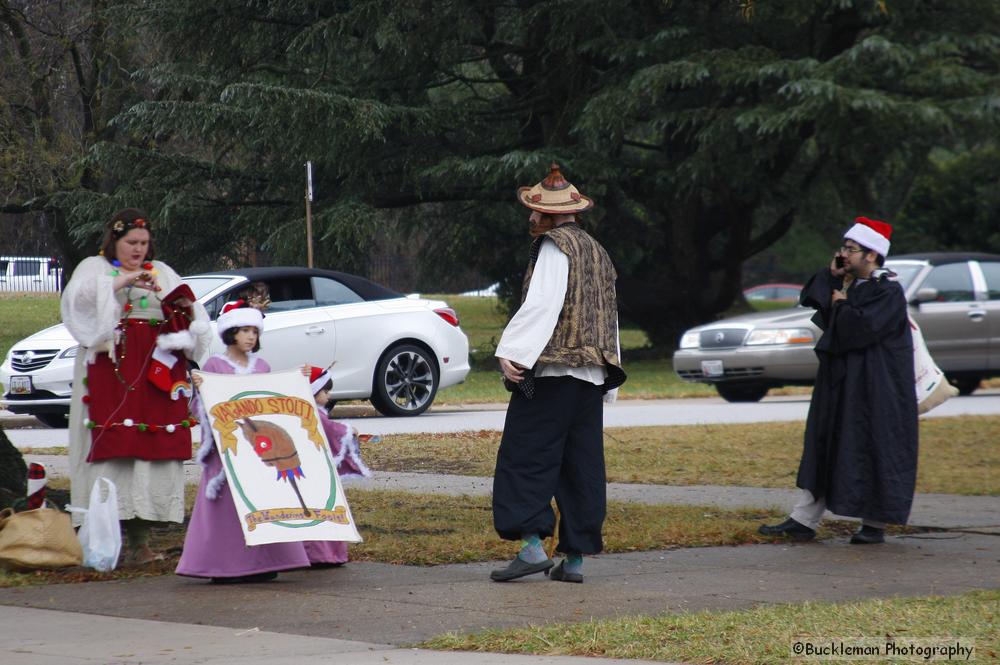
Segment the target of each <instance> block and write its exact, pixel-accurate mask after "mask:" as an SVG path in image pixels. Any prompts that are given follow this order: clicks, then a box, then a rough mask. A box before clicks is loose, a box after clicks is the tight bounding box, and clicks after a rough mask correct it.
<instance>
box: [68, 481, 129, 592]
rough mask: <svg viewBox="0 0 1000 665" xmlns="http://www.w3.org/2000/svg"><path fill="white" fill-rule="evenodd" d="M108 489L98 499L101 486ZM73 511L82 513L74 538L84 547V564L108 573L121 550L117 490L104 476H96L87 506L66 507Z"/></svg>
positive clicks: (113, 567) (115, 562)
mask: <svg viewBox="0 0 1000 665" xmlns="http://www.w3.org/2000/svg"><path fill="white" fill-rule="evenodd" d="M102 484H103V485H104V487H106V488H107V492H106V494H107V496H105V497H104V499H103V500H102V499H101V494H102V487H101V485H102ZM66 509H67V510H69V511H70V512H74V513H83V514H84V516H83V524H82V525H81V526H80V531H79V532H78V533H77V537H79V539H80V547H82V548H83V565H85V566H87V567H89V568H94V569H95V570H99V571H101V572H103V573H107V572H110V571H112V570H114V569H115V567H116V566H117V565H118V555H119V554H120V553H121V550H122V531H121V525H120V524H119V523H118V490H117V489H116V488H115V484H114V483H113V482H111V481H110V480H108V479H107V478H98V479H97V480H95V481H94V486H93V487H92V488H91V490H90V507H89V508H78V507H76V506H66Z"/></svg>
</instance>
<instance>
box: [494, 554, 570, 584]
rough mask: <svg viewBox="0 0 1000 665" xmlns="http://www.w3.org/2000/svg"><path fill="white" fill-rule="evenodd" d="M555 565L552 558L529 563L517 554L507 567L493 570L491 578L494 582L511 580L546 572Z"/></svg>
mask: <svg viewBox="0 0 1000 665" xmlns="http://www.w3.org/2000/svg"><path fill="white" fill-rule="evenodd" d="M554 565H555V562H554V561H553V560H552V559H546V560H545V561H541V562H539V563H528V562H527V561H525V560H524V559H522V558H521V557H519V556H516V557H514V560H513V561H511V562H510V564H509V565H508V566H507V567H506V568H498V569H496V570H494V571H493V572H491V573H490V579H491V580H493V581H494V582H510V581H511V580H516V579H517V578H519V577H524V576H525V575H534V574H535V573H541V572H544V571H546V570H548V569H549V568H551V567H552V566H554Z"/></svg>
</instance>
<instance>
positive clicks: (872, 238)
mask: <svg viewBox="0 0 1000 665" xmlns="http://www.w3.org/2000/svg"><path fill="white" fill-rule="evenodd" d="M890 236H892V226H890V225H889V224H886V223H885V222H883V221H880V220H877V219H868V218H867V217H857V218H855V220H854V226H852V227H851V228H849V229H848V230H847V233H845V234H844V240H853V241H854V242H856V243H858V244H859V245H861V246H862V247H865V248H867V249H870V250H873V251H875V252H877V253H878V254H880V255H881V256H882V258H885V257H887V256H889V244H890V243H889V238H890Z"/></svg>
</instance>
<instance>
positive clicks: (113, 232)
mask: <svg viewBox="0 0 1000 665" xmlns="http://www.w3.org/2000/svg"><path fill="white" fill-rule="evenodd" d="M132 229H146V230H147V231H149V250H148V251H147V252H146V258H145V259H144V260H145V261H152V260H153V259H154V258H156V248H155V247H154V246H153V228H152V226H151V225H150V223H149V217H147V216H146V213H144V212H143V211H142V210H139V209H138V208H125V209H124V210H119V211H118V212H116V213H115V214H114V215H113V216H112V217H111V221H110V222H108V228H106V229H105V230H104V238H103V239H102V240H101V256H103V257H104V258H105V259H107V260H108V262H109V263H110V262H111V261H113V260H114V259H117V258H118V257H117V256H115V243H116V242H118V240H119V239H120V238H121V237H122V236H124V235H125V234H126V233H128V232H129V231H131V230H132Z"/></svg>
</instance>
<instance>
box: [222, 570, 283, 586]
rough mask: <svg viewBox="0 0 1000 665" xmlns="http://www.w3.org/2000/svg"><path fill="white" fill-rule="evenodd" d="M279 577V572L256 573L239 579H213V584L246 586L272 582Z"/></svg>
mask: <svg viewBox="0 0 1000 665" xmlns="http://www.w3.org/2000/svg"><path fill="white" fill-rule="evenodd" d="M277 577H278V573H277V571H273V570H272V571H268V572H266V573H254V574H253V575H239V576H238V577H213V578H212V584H246V583H253V582H270V581H271V580H273V579H276V578H277Z"/></svg>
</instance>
